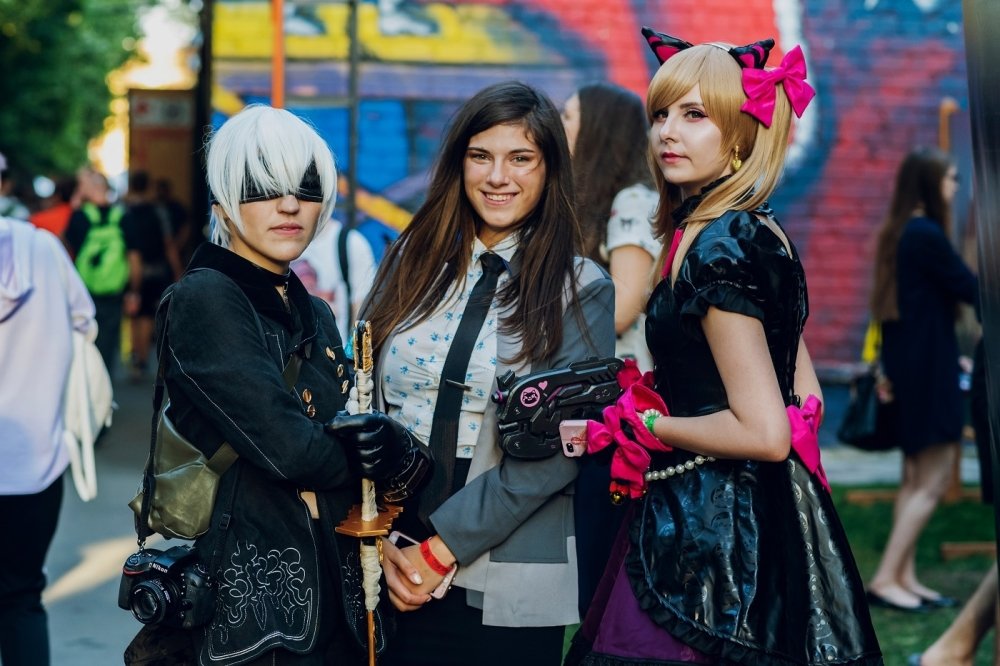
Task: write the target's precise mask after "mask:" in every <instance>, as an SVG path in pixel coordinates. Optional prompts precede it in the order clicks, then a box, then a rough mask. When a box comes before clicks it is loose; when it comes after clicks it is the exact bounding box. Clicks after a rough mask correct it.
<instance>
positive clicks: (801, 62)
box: [642, 26, 816, 127]
mask: <svg viewBox="0 0 1000 666" xmlns="http://www.w3.org/2000/svg"><path fill="white" fill-rule="evenodd" d="M642 36H643V37H645V38H646V42H647V43H648V44H649V48H651V49H652V50H653V55H655V56H656V59H657V60H659V61H660V64H661V65H662V64H663V63H665V62H666V61H667V60H669V59H670V58H671V57H673V56H675V55H677V54H678V53H680V52H681V51H683V50H685V49H689V48H691V47H692V46H694V44H692V43H691V42H686V41H684V40H683V39H678V38H676V37H671V36H670V35H666V34H664V33H662V32H657V31H655V30H653V29H652V28H648V27H645V26H643V28H642ZM712 45H713V46H717V47H718V48H720V49H723V50H725V51H726V52H727V53H729V55H731V56H733V58H734V59H735V60H736V62H737V63H739V65H740V67H741V68H742V69H743V91H744V92H745V93H746V94H747V101H746V102H744V103H743V106H742V107H740V109H741V110H742V111H745V112H746V113H749V114H750V115H751V116H753V117H754V118H756V119H757V120H759V121H760V122H761V124H763V125H764V127H770V126H771V121H772V120H773V118H774V105H775V101H776V95H777V92H776V91H777V86H778V84H781V86H782V87H783V88H784V90H785V95H786V96H787V97H788V101H789V102H790V103H791V106H792V111H794V112H795V115H796V116H798V117H799V118H801V117H802V114H803V112H805V110H806V107H807V106H808V105H809V102H810V101H811V100H812V98H813V97H814V96H815V95H816V91H815V90H813V88H812V86H810V85H809V84H808V83H806V80H805V79H806V61H805V57H803V55H802V49H801V48H800V47H798V46H796V47H795V48H794V49H792V50H791V51H789V52H788V53H786V54H785V57H784V58H782V60H781V64H780V65H778V66H777V67H774V68H772V69H764V65H765V64H766V63H767V57H768V56H769V55H770V53H771V49H772V48H774V40H773V39H770V38H768V39H762V40H760V41H759V42H754V43H753V44H747V45H746V46H733V47H730V46H726V45H723V44H717V43H712Z"/></svg>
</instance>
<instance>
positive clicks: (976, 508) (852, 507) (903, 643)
mask: <svg viewBox="0 0 1000 666" xmlns="http://www.w3.org/2000/svg"><path fill="white" fill-rule="evenodd" d="M846 490H847V489H846V488H842V487H837V486H834V488H833V497H834V502H835V503H836V506H837V512H838V513H839V514H840V519H841V521H842V522H843V523H844V529H845V530H846V531H847V536H848V539H849V540H850V542H851V549H852V550H853V551H854V557H855V559H856V560H857V563H858V568H859V569H860V570H861V576H862V579H863V580H864V581H865V582H867V581H868V579H869V578H870V577H871V575H872V573H873V572H874V571H875V567H876V566H877V565H878V560H879V557H880V556H881V554H882V547H883V546H884V545H885V541H886V539H887V538H888V536H889V529H890V528H891V526H892V505H891V504H890V503H877V504H873V505H871V506H861V505H856V504H848V503H847V502H846V500H845V497H844V496H845V493H846ZM993 526H994V521H993V509H992V507H990V506H985V505H983V504H981V503H979V502H968V501H966V502H957V503H955V504H944V505H942V506H940V507H939V508H938V510H937V511H936V512H935V513H934V516H933V517H932V518H931V521H930V523H929V524H928V525H927V528H926V529H925V530H924V532H923V535H922V536H921V538H920V542H919V543H918V544H917V573H918V575H919V576H920V579H921V580H922V581H923V582H924V583H925V584H926V585H928V586H930V587H932V588H934V589H936V590H940V591H941V593H942V594H946V595H948V596H953V597H955V598H957V599H960V600H962V601H964V600H965V599H967V598H968V597H969V596H970V595H971V594H972V592H973V590H975V589H976V586H977V585H979V581H980V579H981V578H982V576H983V574H984V573H985V572H986V570H987V569H988V568H989V567H990V565H991V564H992V561H991V560H990V559H989V558H986V557H968V558H959V559H954V560H950V561H948V562H945V561H944V560H942V559H941V555H940V553H939V550H938V547H939V545H940V544H941V543H942V542H945V541H992V540H993V538H994V527H993ZM958 611H959V609H958V608H948V609H940V610H935V611H933V612H930V613H926V614H911V613H901V612H898V611H891V610H887V609H881V608H873V609H872V621H873V622H874V623H875V632H876V634H877V635H878V639H879V643H880V645H881V647H882V654H883V655H884V656H885V666H906V658H907V656H909V655H910V654H912V653H914V652H920V651H921V650H923V649H924V648H926V647H927V646H928V645H930V644H931V643H932V642H934V639H935V638H937V637H938V635H940V634H941V632H942V631H944V630H945V628H946V627H947V626H948V625H949V624H950V623H951V621H952V619H953V618H954V617H955V616H956V615H958ZM575 630H576V627H570V628H569V629H568V630H567V632H566V637H567V645H568V643H569V638H570V637H571V636H572V635H573V632H574V631H575ZM992 664H993V635H992V634H989V635H987V636H986V638H985V639H984V640H983V643H982V644H981V645H980V646H979V651H978V653H977V654H976V666H991V665H992Z"/></svg>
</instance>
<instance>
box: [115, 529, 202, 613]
mask: <svg viewBox="0 0 1000 666" xmlns="http://www.w3.org/2000/svg"><path fill="white" fill-rule="evenodd" d="M118 607H119V608H123V609H125V610H129V611H132V615H134V616H135V619H137V620H139V622H142V623H143V624H160V623H162V624H165V625H167V626H171V627H182V628H184V629H191V628H193V627H198V626H201V625H203V624H207V623H208V621H209V620H211V619H212V611H213V610H214V608H215V599H214V595H213V594H212V581H211V579H210V578H209V575H208V569H206V568H205V566H204V565H203V564H201V563H200V562H198V556H197V555H196V554H195V552H194V550H193V549H192V548H191V547H190V546H174V547H173V548H170V549H169V550H166V551H161V550H156V549H155V548H148V549H143V550H140V551H139V552H137V553H133V554H132V555H129V558H128V559H127V560H125V565H124V566H123V567H122V580H121V584H120V585H119V586H118Z"/></svg>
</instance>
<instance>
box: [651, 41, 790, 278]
mask: <svg viewBox="0 0 1000 666" xmlns="http://www.w3.org/2000/svg"><path fill="white" fill-rule="evenodd" d="M726 48H728V45H726V47H725V48H722V45H716V44H699V45H697V46H693V47H691V48H688V49H685V50H683V51H680V52H679V53H677V54H676V55H673V56H672V57H671V58H670V59H669V60H667V61H666V62H665V63H663V65H661V66H660V69H659V70H658V71H657V72H656V74H655V75H654V76H653V80H652V81H651V82H650V84H649V90H648V91H647V95H646V113H647V115H648V117H649V121H650V123H652V120H653V116H654V115H655V114H656V112H657V111H660V110H662V109H665V108H667V107H668V106H670V105H671V104H673V103H674V102H676V101H677V100H678V99H680V98H681V97H683V96H684V95H686V94H687V93H688V91H689V90H691V88H693V87H694V86H695V85H698V86H700V91H701V99H702V102H703V103H704V105H705V112H706V113H707V114H708V117H709V119H710V120H711V121H712V122H713V123H715V125H716V126H717V127H718V128H719V130H720V131H721V132H722V150H723V152H724V153H726V154H727V155H728V157H732V156H733V155H734V154H735V152H734V151H735V149H736V146H739V155H740V158H741V159H742V160H743V164H742V166H741V168H740V169H739V170H738V171H736V172H735V173H734V174H733V175H732V177H730V178H729V179H728V180H726V181H725V182H724V183H722V184H720V185H719V186H718V187H716V188H715V189H713V190H712V191H711V192H709V193H708V194H707V195H706V196H705V199H704V201H702V202H701V203H700V204H699V205H698V207H697V208H696V209H695V210H694V211H693V212H692V213H691V215H690V217H688V219H687V224H688V225H697V224H703V223H705V222H709V221H711V220H714V219H715V218H717V217H719V216H720V215H722V214H723V213H724V212H725V211H727V210H753V209H754V208H756V207H757V206H759V205H760V204H761V203H763V202H764V201H766V200H767V198H768V197H769V196H771V193H772V192H774V188H775V187H776V186H777V184H778V181H779V179H780V178H781V174H782V171H783V169H784V165H785V156H786V153H787V150H788V135H789V130H790V128H791V118H792V111H791V105H790V104H789V102H788V98H787V97H786V96H785V91H784V89H783V88H782V87H781V86H778V89H777V90H776V94H777V101H776V104H775V110H774V118H773V121H772V122H771V127H770V128H768V127H765V126H764V125H763V124H761V123H760V122H758V121H757V120H756V119H755V118H754V117H753V116H751V115H749V114H747V113H744V112H742V111H741V110H740V107H741V106H742V105H743V103H744V102H746V100H747V96H746V94H745V93H744V92H743V82H742V69H741V67H740V65H739V63H738V62H737V61H736V59H735V58H733V56H732V55H731V54H730V53H729V52H728V51H727V50H726ZM654 143H655V139H654V138H653V137H652V136H651V137H650V142H649V153H648V158H649V161H650V167H651V169H652V170H653V173H654V178H655V180H656V184H657V189H658V190H659V192H660V205H659V209H658V210H657V216H656V221H655V227H656V231H657V234H658V235H659V236H660V237H661V238H667V239H669V238H670V234H671V233H672V232H673V229H674V222H673V219H672V218H671V213H672V212H673V210H674V209H675V208H676V207H677V206H678V205H679V204H680V202H681V193H680V188H678V187H677V186H675V185H672V184H670V183H668V182H667V181H666V179H664V177H663V172H662V171H661V170H660V168H659V160H658V158H657V154H658V150H657V146H656V145H654ZM725 161H726V162H728V161H729V160H728V158H727V159H726V160H725ZM719 176H720V177H721V176H722V174H721V173H720V174H719ZM667 246H669V242H668V243H665V244H664V247H665V248H666V247H667ZM660 263H661V264H662V257H661V261H660Z"/></svg>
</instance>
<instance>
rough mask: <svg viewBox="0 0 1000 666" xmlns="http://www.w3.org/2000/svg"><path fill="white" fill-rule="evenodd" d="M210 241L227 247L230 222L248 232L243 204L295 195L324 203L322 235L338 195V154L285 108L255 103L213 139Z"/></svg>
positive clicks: (219, 131) (209, 183) (210, 157)
mask: <svg viewBox="0 0 1000 666" xmlns="http://www.w3.org/2000/svg"><path fill="white" fill-rule="evenodd" d="M207 171H208V186H209V189H210V190H211V193H212V203H213V205H212V220H211V241H212V242H213V243H215V244H216V245H221V246H222V247H226V248H228V247H229V245H230V229H229V226H228V225H227V224H226V222H227V221H228V222H231V223H232V224H233V226H235V227H236V229H237V230H238V231H239V232H240V233H243V231H244V227H243V220H242V218H241V217H240V204H243V203H249V202H252V201H261V200H265V199H273V198H277V197H280V196H283V195H286V194H294V195H296V196H297V197H299V198H300V199H302V200H306V201H315V202H321V203H322V209H321V210H320V215H319V224H318V225H317V228H316V233H317V234H318V233H319V232H320V231H322V229H323V226H324V225H325V224H326V222H327V221H328V220H329V219H330V215H331V214H332V212H333V207H334V204H335V203H336V198H337V172H336V169H335V168H334V161H333V153H331V152H330V148H329V146H327V145H326V142H325V141H323V139H322V138H321V137H320V136H319V134H318V133H317V132H316V130H315V129H314V128H313V127H312V126H310V125H309V124H308V123H306V122H305V121H304V120H302V119H301V118H299V117H298V116H296V115H295V114H293V113H291V112H289V111H285V110H284V109H274V108H271V107H268V106H258V105H251V106H248V107H247V108H246V109H244V110H243V111H241V112H239V113H238V114H236V115H235V116H233V117H232V118H230V119H229V120H227V121H226V123H225V124H224V125H223V126H222V127H221V128H219V129H218V130H217V131H216V132H215V133H214V134H213V136H212V138H211V140H210V143H209V150H208V160H207Z"/></svg>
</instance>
